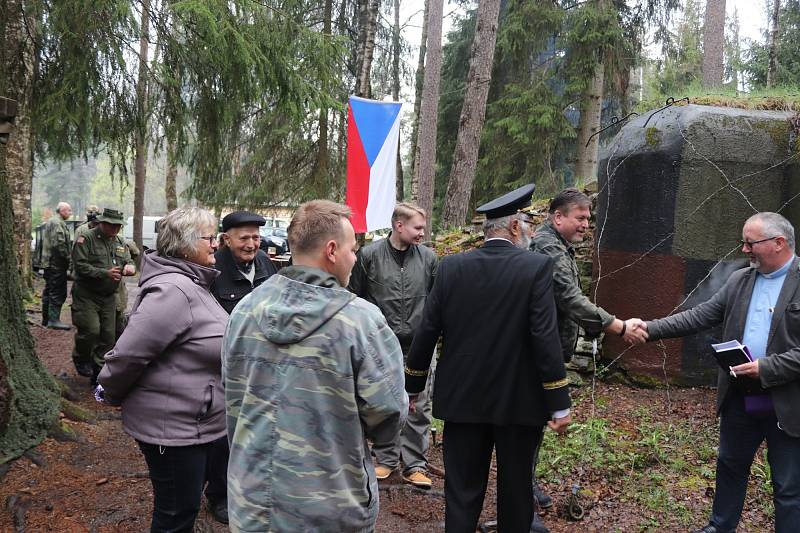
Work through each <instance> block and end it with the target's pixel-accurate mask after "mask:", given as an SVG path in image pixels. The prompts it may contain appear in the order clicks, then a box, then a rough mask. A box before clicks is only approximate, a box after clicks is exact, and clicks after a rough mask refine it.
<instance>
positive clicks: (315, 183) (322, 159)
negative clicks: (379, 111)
mask: <svg viewBox="0 0 800 533" xmlns="http://www.w3.org/2000/svg"><path fill="white" fill-rule="evenodd" d="M342 9H344V8H342ZM322 17H323V21H322V33H323V34H324V35H331V26H332V18H333V0H325V7H324V13H323V16H322ZM329 112H330V110H329V109H328V108H324V109H320V110H319V142H318V143H317V159H316V161H315V162H314V169H313V170H312V172H311V181H312V187H313V191H314V196H316V197H322V196H323V195H324V194H326V193H327V192H328V191H326V189H327V187H326V185H327V183H328V174H329V173H330V168H329V167H330V165H329V161H330V154H329V146H328V138H329V134H328V124H329V122H328V113H329Z"/></svg>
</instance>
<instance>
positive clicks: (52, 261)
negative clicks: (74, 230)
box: [42, 202, 72, 330]
mask: <svg viewBox="0 0 800 533" xmlns="http://www.w3.org/2000/svg"><path fill="white" fill-rule="evenodd" d="M71 216H72V207H70V205H69V204H68V203H66V202H60V203H59V204H58V206H57V207H56V214H55V215H53V216H52V217H51V218H50V220H48V221H47V225H45V227H44V239H43V242H42V265H43V266H44V291H43V292H42V325H43V326H47V327H48V328H51V329H63V330H68V329H70V328H69V326H68V325H67V324H65V323H63V322H61V307H62V306H63V305H64V302H65V301H66V300H67V271H68V270H69V259H70V249H71V247H72V237H71V234H70V231H69V228H68V227H67V224H66V222H65V221H66V220H67V219H68V218H69V217H71Z"/></svg>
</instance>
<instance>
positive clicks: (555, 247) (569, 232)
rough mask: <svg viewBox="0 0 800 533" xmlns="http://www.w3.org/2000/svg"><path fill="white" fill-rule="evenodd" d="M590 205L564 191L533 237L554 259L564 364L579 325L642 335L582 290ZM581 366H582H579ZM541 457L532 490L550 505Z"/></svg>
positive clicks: (539, 249)
mask: <svg viewBox="0 0 800 533" xmlns="http://www.w3.org/2000/svg"><path fill="white" fill-rule="evenodd" d="M591 205H592V202H591V200H590V199H589V197H588V196H586V195H585V194H584V193H582V192H580V191H578V190H577V189H565V190H563V191H561V192H560V193H558V194H557V195H556V196H555V198H553V200H552V201H551V202H550V208H549V212H548V217H547V220H546V221H545V222H544V224H542V225H541V226H540V227H539V228H538V229H537V230H536V233H534V235H533V239H531V246H530V248H531V250H533V251H534V252H539V253H542V254H544V255H548V256H550V257H552V258H553V259H554V261H555V263H554V265H553V295H554V296H555V300H556V310H557V317H558V332H559V335H560V337H561V350H562V353H563V355H564V362H565V363H570V362H571V361H572V359H573V355H574V352H575V346H576V344H577V342H578V331H579V329H580V327H583V328H584V329H586V330H587V331H588V330H590V329H591V330H594V331H595V332H596V334H599V333H600V330H602V331H605V332H606V333H613V334H617V335H620V336H624V338H625V340H626V341H627V342H629V343H633V342H634V341H635V340H636V339H639V338H642V337H643V336H642V333H641V332H637V331H636V329H635V328H633V327H632V326H631V327H630V328H629V327H628V325H627V323H626V322H623V321H622V320H620V319H618V318H616V317H614V316H613V315H611V314H610V313H608V312H607V311H605V310H604V309H603V308H602V307H599V306H597V305H595V304H594V303H592V301H591V300H589V298H588V297H587V296H586V295H585V294H583V291H582V290H581V282H580V277H579V272H578V264H577V263H576V262H575V248H573V246H572V243H575V242H580V241H582V240H583V236H584V234H585V233H586V230H587V228H588V227H589V219H590V218H591V212H590V210H589V209H590V207H591ZM578 367H579V368H580V365H578ZM567 368H569V366H568V367H567ZM583 368H585V367H583ZM538 458H539V450H538V448H537V449H536V452H535V454H534V462H533V468H534V487H533V492H534V497H535V498H536V500H537V502H538V503H539V506H540V507H542V508H547V507H550V506H551V505H552V504H553V501H552V499H551V498H550V497H549V496H548V495H547V494H545V493H544V492H543V491H542V490H541V489H540V488H539V486H538V485H537V484H536V463H537V462H538Z"/></svg>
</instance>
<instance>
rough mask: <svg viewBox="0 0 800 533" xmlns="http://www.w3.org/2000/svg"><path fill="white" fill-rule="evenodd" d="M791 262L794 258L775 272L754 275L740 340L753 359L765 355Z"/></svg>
mask: <svg viewBox="0 0 800 533" xmlns="http://www.w3.org/2000/svg"><path fill="white" fill-rule="evenodd" d="M792 261H794V256H792V258H791V259H789V261H787V262H786V264H785V265H783V266H782V267H781V268H779V269H778V270H776V271H775V272H771V273H769V274H762V273H760V272H759V273H757V274H756V282H755V285H753V294H752V296H751V297H750V307H748V308H747V321H746V322H745V324H744V337H743V338H742V344H744V345H745V346H747V347H748V348H749V349H750V355H752V356H753V359H759V358H761V357H764V356H766V355H767V340H769V327H770V324H772V315H773V313H774V312H775V304H777V303H778V296H779V295H780V293H781V288H782V287H783V282H784V280H786V273H787V272H789V267H790V266H792Z"/></svg>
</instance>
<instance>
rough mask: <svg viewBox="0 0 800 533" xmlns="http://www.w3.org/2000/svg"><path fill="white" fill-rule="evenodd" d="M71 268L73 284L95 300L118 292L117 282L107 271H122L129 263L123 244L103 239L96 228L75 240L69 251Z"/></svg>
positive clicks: (129, 257)
mask: <svg viewBox="0 0 800 533" xmlns="http://www.w3.org/2000/svg"><path fill="white" fill-rule="evenodd" d="M72 262H73V265H74V268H75V283H77V284H78V285H79V286H80V287H82V288H85V289H88V290H90V291H91V292H93V293H95V294H97V295H98V296H111V295H112V294H114V293H115V292H116V291H117V289H118V288H119V283H120V282H119V281H114V280H112V279H111V278H110V277H109V275H108V270H109V269H111V268H112V267H115V266H116V267H119V268H120V269H121V268H123V267H124V266H125V265H127V264H128V263H131V262H132V259H131V254H130V251H129V250H128V248H127V247H126V246H125V242H124V241H122V240H121V239H119V238H118V237H107V236H106V235H105V234H104V233H103V232H102V231H101V230H100V226H97V227H96V228H94V229H92V230H90V231H89V232H88V233H86V234H83V235H80V236H78V238H77V239H76V240H75V246H73V248H72Z"/></svg>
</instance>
